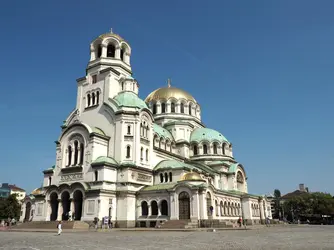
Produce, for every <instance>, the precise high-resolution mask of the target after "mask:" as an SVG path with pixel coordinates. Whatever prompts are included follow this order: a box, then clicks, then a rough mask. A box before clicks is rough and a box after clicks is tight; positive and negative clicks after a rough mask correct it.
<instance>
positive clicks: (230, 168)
mask: <svg viewBox="0 0 334 250" xmlns="http://www.w3.org/2000/svg"><path fill="white" fill-rule="evenodd" d="M238 165H239V163H234V164H232V165H231V166H230V167H229V169H228V172H229V173H235V172H236V171H237V169H238Z"/></svg>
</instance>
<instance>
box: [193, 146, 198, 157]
mask: <svg viewBox="0 0 334 250" xmlns="http://www.w3.org/2000/svg"><path fill="white" fill-rule="evenodd" d="M193 151H194V155H197V154H198V148H197V146H196V145H194V148H193Z"/></svg>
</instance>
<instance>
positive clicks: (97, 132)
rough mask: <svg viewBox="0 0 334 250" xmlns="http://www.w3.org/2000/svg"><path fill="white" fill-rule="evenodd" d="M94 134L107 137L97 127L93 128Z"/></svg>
mask: <svg viewBox="0 0 334 250" xmlns="http://www.w3.org/2000/svg"><path fill="white" fill-rule="evenodd" d="M93 132H94V133H96V134H99V135H106V134H105V133H104V132H103V130H102V129H100V128H96V127H94V128H93Z"/></svg>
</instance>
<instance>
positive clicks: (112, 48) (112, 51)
mask: <svg viewBox="0 0 334 250" xmlns="http://www.w3.org/2000/svg"><path fill="white" fill-rule="evenodd" d="M107 57H115V46H114V45H113V44H109V45H108V47H107Z"/></svg>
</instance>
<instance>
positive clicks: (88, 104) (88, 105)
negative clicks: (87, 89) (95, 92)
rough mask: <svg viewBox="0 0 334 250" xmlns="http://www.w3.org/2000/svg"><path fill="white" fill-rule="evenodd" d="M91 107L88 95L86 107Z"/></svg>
mask: <svg viewBox="0 0 334 250" xmlns="http://www.w3.org/2000/svg"><path fill="white" fill-rule="evenodd" d="M90 105H91V99H90V94H88V95H87V107H90Z"/></svg>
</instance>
